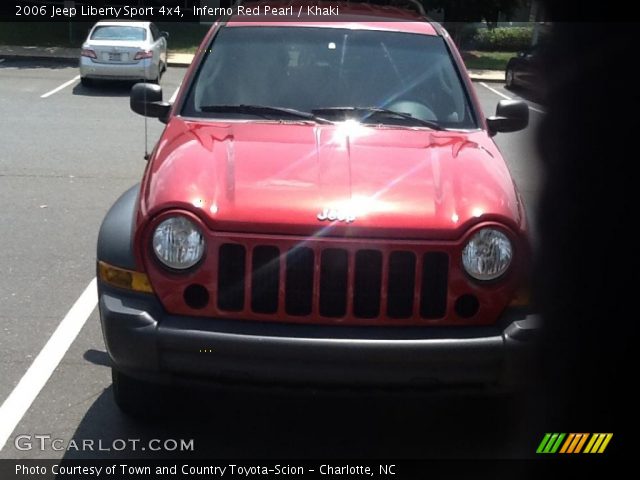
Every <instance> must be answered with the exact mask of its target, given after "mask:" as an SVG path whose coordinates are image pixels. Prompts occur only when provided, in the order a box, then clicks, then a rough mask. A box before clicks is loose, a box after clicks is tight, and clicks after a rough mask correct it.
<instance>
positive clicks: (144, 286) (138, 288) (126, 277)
mask: <svg viewBox="0 0 640 480" xmlns="http://www.w3.org/2000/svg"><path fill="white" fill-rule="evenodd" d="M98 271H99V272H100V280H102V281H103V282H104V283H107V284H109V285H111V286H114V287H118V288H124V289H126V290H133V291H135V292H143V293H153V287H151V283H150V282H149V277H147V274H146V273H142V272H135V271H133V270H126V269H124V268H119V267H114V266H113V265H109V264H108V263H105V262H98Z"/></svg>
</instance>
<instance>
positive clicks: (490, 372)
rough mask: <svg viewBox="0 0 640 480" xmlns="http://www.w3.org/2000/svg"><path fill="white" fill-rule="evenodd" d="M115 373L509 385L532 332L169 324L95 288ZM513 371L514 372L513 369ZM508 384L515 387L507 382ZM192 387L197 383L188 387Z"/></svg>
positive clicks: (517, 328) (520, 319) (150, 301)
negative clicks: (117, 371)
mask: <svg viewBox="0 0 640 480" xmlns="http://www.w3.org/2000/svg"><path fill="white" fill-rule="evenodd" d="M99 293H100V302H99V307H100V317H101V321H102V329H103V333H104V337H105V343H106V345H107V350H108V352H109V355H110V357H111V359H112V361H113V364H114V366H115V368H117V369H120V370H122V371H124V372H126V373H128V374H129V375H133V376H136V377H139V378H143V379H147V380H152V381H158V382H170V383H172V382H174V381H176V380H179V381H180V383H183V382H185V381H187V380H188V379H190V378H193V379H202V378H207V379H210V380H214V381H215V380H218V381H234V382H242V383H250V384H253V383H255V384H265V383H267V384H292V385H296V384H300V385H318V386H324V385H335V386H351V387H365V386H387V387H388V386H408V387H414V386H417V387H419V386H423V385H426V386H434V385H440V384H442V385H456V384H507V385H509V384H513V383H518V382H517V379H518V378H519V377H522V376H523V374H522V372H521V371H522V368H521V367H525V366H526V363H528V362H529V361H530V360H529V359H528V356H527V352H528V351H529V350H530V349H528V348H527V347H528V346H530V345H531V344H532V343H533V341H534V340H535V338H536V336H537V335H536V332H537V331H538V330H539V328H540V324H539V321H538V319H537V317H536V316H535V315H526V314H524V313H518V312H508V313H507V314H505V315H504V316H503V318H501V319H500V322H499V325H501V327H497V326H494V327H473V328H468V327H460V328H445V327H410V328H405V327H402V328H401V327H398V328H393V327H334V326H324V325H293V324H274V323H267V322H249V321H235V320H224V319H211V318H200V317H186V316H176V315H169V314H167V313H166V312H164V310H163V308H162V306H161V305H160V304H159V302H158V300H157V299H156V298H155V297H154V296H153V295H145V294H135V293H129V292H123V291H118V290H114V289H111V288H109V287H106V286H104V285H100V287H99ZM516 363H517V365H516ZM513 377H515V378H513ZM194 383H197V382H194Z"/></svg>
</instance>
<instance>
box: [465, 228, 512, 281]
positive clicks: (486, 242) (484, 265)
mask: <svg viewBox="0 0 640 480" xmlns="http://www.w3.org/2000/svg"><path fill="white" fill-rule="evenodd" d="M512 258H513V247H512V245H511V241H510V240H509V238H508V237H507V236H506V235H505V234H504V233H502V232H501V231H500V230H497V229H495V228H483V229H481V230H479V231H478V232H476V233H475V234H474V235H473V236H472V237H471V239H470V240H469V241H468V242H467V244H466V245H465V247H464V250H462V265H463V266H464V269H465V271H466V272H467V273H468V274H469V275H471V276H472V277H473V278H475V279H476V280H495V279H496V278H499V277H501V276H502V275H503V274H504V273H505V272H506V271H507V269H508V268H509V265H511V259H512Z"/></svg>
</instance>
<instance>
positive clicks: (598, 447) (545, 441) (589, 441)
mask: <svg viewBox="0 0 640 480" xmlns="http://www.w3.org/2000/svg"><path fill="white" fill-rule="evenodd" d="M612 437H613V433H569V434H566V433H545V435H544V437H543V438H542V441H541V442H540V445H538V448H537V450H536V453H603V452H604V451H605V449H606V448H607V446H608V445H609V442H610V441H611V438H612ZM585 445H586V446H585ZM583 448H584V449H583Z"/></svg>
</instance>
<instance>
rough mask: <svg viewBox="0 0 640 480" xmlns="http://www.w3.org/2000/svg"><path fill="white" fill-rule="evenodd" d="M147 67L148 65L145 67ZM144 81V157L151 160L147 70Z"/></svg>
mask: <svg viewBox="0 0 640 480" xmlns="http://www.w3.org/2000/svg"><path fill="white" fill-rule="evenodd" d="M145 69H146V67H145ZM142 81H143V82H144V84H145V89H144V159H145V161H147V162H148V161H149V140H148V138H149V135H148V130H147V89H146V84H147V72H144V78H143V79H142Z"/></svg>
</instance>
